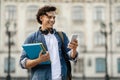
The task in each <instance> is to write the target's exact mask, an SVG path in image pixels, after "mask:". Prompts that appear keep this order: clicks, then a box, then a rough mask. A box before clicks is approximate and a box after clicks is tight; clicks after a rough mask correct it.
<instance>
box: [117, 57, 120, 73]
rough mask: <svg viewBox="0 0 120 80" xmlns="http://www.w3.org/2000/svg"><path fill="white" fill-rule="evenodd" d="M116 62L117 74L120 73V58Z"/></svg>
mask: <svg viewBox="0 0 120 80" xmlns="http://www.w3.org/2000/svg"><path fill="white" fill-rule="evenodd" d="M117 62H118V73H120V58H119V59H118V60H117Z"/></svg>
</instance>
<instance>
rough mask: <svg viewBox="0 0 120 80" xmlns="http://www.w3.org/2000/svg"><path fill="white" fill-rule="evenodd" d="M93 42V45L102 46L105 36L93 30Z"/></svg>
mask: <svg viewBox="0 0 120 80" xmlns="http://www.w3.org/2000/svg"><path fill="white" fill-rule="evenodd" d="M94 35H95V37H94V38H95V39H94V44H95V46H104V45H105V36H104V35H103V34H101V33H100V32H95V34H94Z"/></svg>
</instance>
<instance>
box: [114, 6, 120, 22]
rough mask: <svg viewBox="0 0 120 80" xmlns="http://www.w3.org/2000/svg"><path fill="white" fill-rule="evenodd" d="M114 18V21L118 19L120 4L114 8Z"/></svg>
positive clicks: (119, 16) (119, 17)
mask: <svg viewBox="0 0 120 80" xmlns="http://www.w3.org/2000/svg"><path fill="white" fill-rule="evenodd" d="M115 19H116V21H120V6H118V7H116V9H115Z"/></svg>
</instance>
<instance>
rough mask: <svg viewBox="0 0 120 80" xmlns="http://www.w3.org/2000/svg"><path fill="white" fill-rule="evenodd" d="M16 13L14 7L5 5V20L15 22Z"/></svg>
mask: <svg viewBox="0 0 120 80" xmlns="http://www.w3.org/2000/svg"><path fill="white" fill-rule="evenodd" d="M16 12H17V9H16V6H14V5H7V6H6V7H5V14H6V20H10V21H11V20H12V21H15V20H16V16H17V15H16Z"/></svg>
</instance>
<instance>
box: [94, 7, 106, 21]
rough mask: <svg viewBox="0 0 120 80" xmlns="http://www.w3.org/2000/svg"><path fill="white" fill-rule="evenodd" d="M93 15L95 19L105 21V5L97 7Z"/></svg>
mask: <svg viewBox="0 0 120 80" xmlns="http://www.w3.org/2000/svg"><path fill="white" fill-rule="evenodd" d="M93 17H94V20H95V21H103V20H104V17H105V11H104V7H101V6H97V7H95V8H94V15H93Z"/></svg>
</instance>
